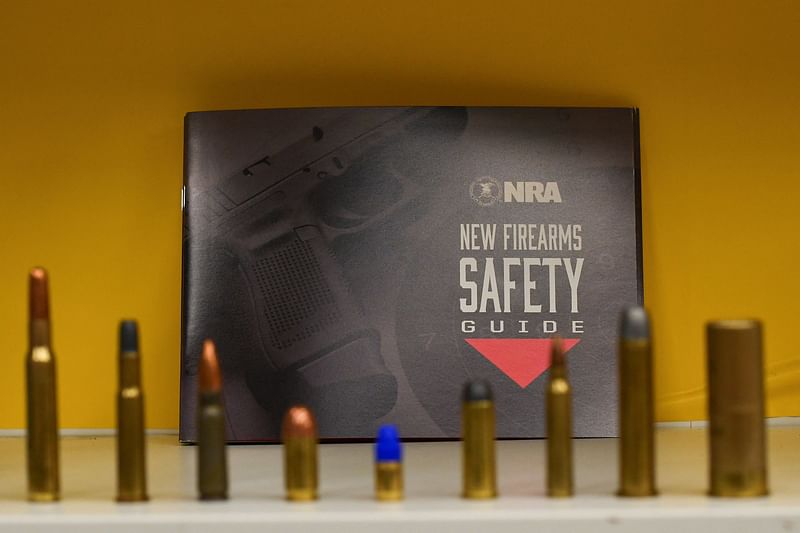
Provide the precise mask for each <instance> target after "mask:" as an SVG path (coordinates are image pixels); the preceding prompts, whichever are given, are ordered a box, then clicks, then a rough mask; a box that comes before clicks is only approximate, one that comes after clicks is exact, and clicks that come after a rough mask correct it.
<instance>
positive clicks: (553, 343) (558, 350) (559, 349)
mask: <svg viewBox="0 0 800 533" xmlns="http://www.w3.org/2000/svg"><path fill="white" fill-rule="evenodd" d="M550 366H556V367H563V366H564V343H563V341H562V340H561V337H559V336H558V335H556V336H555V337H553V338H552V339H551V340H550Z"/></svg>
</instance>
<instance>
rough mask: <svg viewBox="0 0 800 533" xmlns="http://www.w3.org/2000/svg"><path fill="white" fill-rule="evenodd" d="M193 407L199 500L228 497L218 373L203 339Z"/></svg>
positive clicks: (208, 344)
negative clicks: (196, 392) (195, 419)
mask: <svg viewBox="0 0 800 533" xmlns="http://www.w3.org/2000/svg"><path fill="white" fill-rule="evenodd" d="M198 391H199V392H198V395H199V398H198V403H197V405H198V407H197V491H198V493H199V496H200V499H201V500H225V499H227V498H228V455H227V449H226V447H225V411H224V409H223V406H222V374H221V372H220V368H219V361H218V359H217V349H216V347H215V346H214V342H213V341H211V340H209V339H207V340H206V341H205V342H204V343H203V353H202V356H201V358H200V377H199V383H198Z"/></svg>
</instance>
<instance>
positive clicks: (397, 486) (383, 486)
mask: <svg viewBox="0 0 800 533" xmlns="http://www.w3.org/2000/svg"><path fill="white" fill-rule="evenodd" d="M375 497H376V498H377V499H378V500H379V501H398V500H402V499H403V445H402V444H401V443H400V435H399V434H398V432H397V427H396V426H392V425H385V426H381V427H380V429H379V430H378V438H377V439H375Z"/></svg>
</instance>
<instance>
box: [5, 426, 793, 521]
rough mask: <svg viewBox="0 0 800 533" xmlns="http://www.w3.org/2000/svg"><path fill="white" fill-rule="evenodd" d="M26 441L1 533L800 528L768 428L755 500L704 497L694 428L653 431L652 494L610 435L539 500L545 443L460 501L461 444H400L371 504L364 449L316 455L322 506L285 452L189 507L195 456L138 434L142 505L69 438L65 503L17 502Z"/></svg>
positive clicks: (249, 449) (95, 451) (510, 447)
mask: <svg viewBox="0 0 800 533" xmlns="http://www.w3.org/2000/svg"><path fill="white" fill-rule="evenodd" d="M24 446H25V441H24V440H23V439H22V438H19V437H16V438H14V437H9V438H0V532H3V533H5V532H11V531H14V532H39V531H52V530H55V529H57V530H58V531H59V532H67V533H71V532H78V531H80V532H100V531H103V532H134V531H136V532H139V531H142V529H143V528H145V527H146V528H147V531H153V532H159V531H169V532H172V533H176V532H180V533H183V532H210V531H226V532H229V533H237V532H248V533H249V532H255V531H258V532H263V531H281V532H300V531H302V532H316V531H326V532H358V531H370V532H374V531H378V530H380V531H381V532H382V533H383V532H395V531H410V530H414V531H416V532H423V531H437V532H439V531H442V532H447V531H453V532H456V531H458V532H459V533H463V532H472V531H474V532H481V533H487V532H489V533H493V532H494V531H513V532H516V531H520V532H521V531H525V532H530V531H537V532H570V533H583V532H587V533H588V532H592V533H602V532H607V531H608V532H633V531H647V532H648V533H652V532H658V531H680V532H681V533H692V532H696V531H702V532H703V533H709V532H716V531H720V532H726V533H727V532H731V533H737V532H753V531H757V532H758V533H767V532H771V531H775V532H787V531H798V532H800V428H798V427H772V428H770V430H769V449H770V485H771V489H772V494H771V495H770V496H769V497H765V498H757V499H741V500H737V499H718V498H709V497H707V496H706V495H705V490H706V486H707V462H706V434H705V431H704V430H703V429H685V428H660V429H659V430H658V477H659V488H660V492H661V495H660V496H658V497H656V498H646V499H627V498H617V497H615V496H614V491H615V490H616V483H617V442H616V440H615V439H581V440H576V441H575V461H576V464H575V474H576V496H575V497H574V498H570V499H563V500H554V499H549V498H546V497H545V493H544V479H545V472H544V465H545V462H544V461H545V458H544V452H545V444H544V442H543V441H503V442H499V443H498V479H499V488H500V498H498V499H497V500H493V501H481V502H475V501H466V500H463V499H461V498H459V488H460V481H461V478H460V475H461V472H460V458H461V450H460V443H458V442H439V443H409V444H406V447H405V451H406V456H405V474H406V500H405V501H403V502H400V503H388V504H387V503H378V502H376V501H374V500H373V493H372V488H373V473H372V468H373V464H372V447H371V445H369V444H324V445H321V446H320V468H321V472H320V474H321V483H320V485H321V499H320V500H318V501H316V502H312V503H291V502H287V501H285V500H284V499H283V480H282V455H281V454H282V448H281V447H280V446H278V445H247V446H230V447H229V462H230V465H229V467H230V471H229V474H230V478H231V499H230V500H229V501H227V502H198V501H196V500H195V494H196V493H195V452H196V449H195V448H194V447H191V446H181V445H179V444H178V443H177V439H176V438H175V437H172V436H164V435H159V436H150V437H148V461H149V464H148V471H149V476H150V477H149V489H150V497H151V501H150V502H147V503H136V504H119V503H116V502H114V501H113V496H114V487H115V471H116V470H115V469H116V467H115V462H114V461H115V458H114V453H115V445H114V438H113V437H108V436H103V437H97V438H92V437H70V438H63V439H62V444H61V457H62V460H61V463H62V489H63V490H62V495H63V500H62V501H61V502H58V503H53V504H33V503H28V502H27V501H25V455H24Z"/></svg>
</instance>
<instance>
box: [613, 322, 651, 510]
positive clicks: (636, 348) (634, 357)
mask: <svg viewBox="0 0 800 533" xmlns="http://www.w3.org/2000/svg"><path fill="white" fill-rule="evenodd" d="M618 366H619V413H620V421H619V431H620V438H619V495H620V496H654V495H655V494H656V476H655V438H654V434H653V353H652V344H651V341H650V321H649V319H648V317H647V312H646V311H645V310H644V308H642V307H630V308H628V309H626V310H624V311H623V312H622V320H621V323H620V339H619V362H618Z"/></svg>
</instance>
